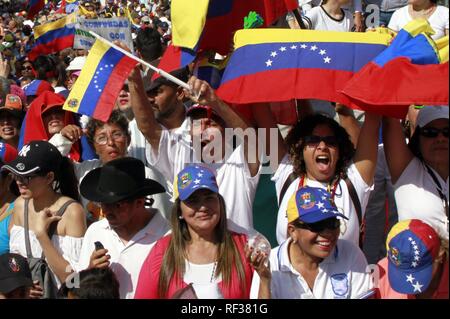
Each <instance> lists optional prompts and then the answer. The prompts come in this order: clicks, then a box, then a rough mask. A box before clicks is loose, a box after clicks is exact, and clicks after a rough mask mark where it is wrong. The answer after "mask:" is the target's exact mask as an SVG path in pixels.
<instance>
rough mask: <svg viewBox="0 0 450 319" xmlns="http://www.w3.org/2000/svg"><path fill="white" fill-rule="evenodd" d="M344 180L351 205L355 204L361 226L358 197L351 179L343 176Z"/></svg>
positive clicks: (360, 210)
mask: <svg viewBox="0 0 450 319" xmlns="http://www.w3.org/2000/svg"><path fill="white" fill-rule="evenodd" d="M344 181H345V184H346V185H347V189H348V193H349V194H350V198H351V200H352V202H353V206H355V210H356V215H357V216H358V223H359V225H360V226H361V224H362V209H361V202H360V201H359V197H358V194H357V193H356V190H355V186H353V183H352V181H351V180H350V179H349V178H348V177H345V179H344Z"/></svg>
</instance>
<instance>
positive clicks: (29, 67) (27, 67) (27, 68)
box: [23, 66, 33, 71]
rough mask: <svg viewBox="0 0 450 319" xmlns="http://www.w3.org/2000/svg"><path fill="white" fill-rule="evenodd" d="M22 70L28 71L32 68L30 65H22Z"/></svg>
mask: <svg viewBox="0 0 450 319" xmlns="http://www.w3.org/2000/svg"><path fill="white" fill-rule="evenodd" d="M23 69H24V70H28V71H32V70H33V68H32V67H31V66H24V67H23Z"/></svg>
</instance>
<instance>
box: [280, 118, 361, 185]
mask: <svg viewBox="0 0 450 319" xmlns="http://www.w3.org/2000/svg"><path fill="white" fill-rule="evenodd" d="M318 125H326V126H328V127H329V128H330V129H331V130H332V131H333V133H334V135H335V136H336V138H337V140H338V149H339V159H338V161H337V163H336V171H335V175H334V178H336V177H345V175H346V173H345V171H346V169H347V167H348V165H349V164H350V161H351V159H352V158H353V155H354V154H355V148H354V147H353V144H352V142H351V140H350V136H349V135H348V133H347V132H346V131H345V129H344V128H343V127H342V126H340V125H339V124H338V123H337V122H336V121H335V120H333V119H332V118H329V117H327V116H324V115H322V114H312V115H308V116H306V117H304V118H303V119H302V120H301V121H300V122H298V123H297V124H296V125H295V126H294V127H293V128H292V129H291V130H290V131H289V134H288V135H287V137H286V144H287V147H288V152H289V156H290V159H291V161H292V164H293V166H294V173H295V175H296V176H301V175H303V174H306V163H305V159H304V158H303V149H304V148H305V143H304V137H305V136H308V135H311V134H312V132H313V130H314V128H315V127H316V126H318Z"/></svg>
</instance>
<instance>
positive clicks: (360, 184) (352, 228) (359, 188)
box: [272, 155, 373, 245]
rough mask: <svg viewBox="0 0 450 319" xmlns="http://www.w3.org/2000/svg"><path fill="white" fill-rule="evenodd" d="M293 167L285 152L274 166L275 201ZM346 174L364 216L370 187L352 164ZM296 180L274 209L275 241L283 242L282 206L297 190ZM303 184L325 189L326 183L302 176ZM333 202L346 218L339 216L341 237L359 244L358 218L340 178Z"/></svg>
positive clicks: (284, 234) (285, 218) (298, 180)
mask: <svg viewBox="0 0 450 319" xmlns="http://www.w3.org/2000/svg"><path fill="white" fill-rule="evenodd" d="M292 171H293V166H292V164H291V162H290V161H289V158H288V156H287V155H286V156H285V157H284V158H283V160H282V161H281V163H280V165H279V166H278V169H277V171H276V172H275V174H274V176H273V178H272V181H274V182H275V189H276V192H277V200H278V201H279V198H280V193H281V189H282V188H283V185H284V183H285V182H286V180H287V178H288V176H289V175H290V174H291V173H292ZM347 176H348V178H349V180H350V181H351V182H352V183H353V186H354V187H355V190H356V193H357V194H358V198H359V201H360V203H361V210H362V215H363V216H362V217H364V213H365V211H366V206H367V202H368V200H369V196H370V191H371V190H372V189H373V185H372V186H369V185H367V184H366V182H364V180H363V178H362V177H361V175H360V174H359V171H358V169H357V168H356V166H355V164H353V163H352V164H350V166H349V167H348V169H347ZM299 182H300V179H299V178H297V179H295V180H294V181H293V182H292V183H291V185H289V187H288V189H287V190H286V193H285V194H284V196H283V201H282V202H281V205H280V208H279V209H278V218H277V229H276V235H277V241H278V244H281V243H282V242H284V241H285V240H286V238H287V224H288V220H287V217H286V209H287V204H288V202H289V199H290V198H291V196H292V195H293V194H294V193H295V192H296V191H297V189H298V186H299ZM306 185H308V186H310V187H320V188H324V189H326V188H327V184H323V183H321V182H317V181H313V180H309V179H306ZM334 202H335V204H336V207H337V209H338V211H339V212H340V213H341V214H343V215H345V216H346V217H348V220H343V219H341V233H340V237H339V238H341V239H346V240H350V241H351V242H353V243H355V244H356V245H358V243H359V221H358V215H357V214H356V210H355V206H354V205H353V202H352V199H351V197H350V194H349V192H348V189H347V185H346V184H345V181H344V180H342V179H341V180H340V182H339V184H338V186H337V188H336V193H335V196H334Z"/></svg>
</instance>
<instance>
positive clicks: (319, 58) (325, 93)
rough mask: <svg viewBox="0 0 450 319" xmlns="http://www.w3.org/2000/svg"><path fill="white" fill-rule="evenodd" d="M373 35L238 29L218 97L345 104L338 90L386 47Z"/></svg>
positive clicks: (381, 36) (384, 37)
mask: <svg viewBox="0 0 450 319" xmlns="http://www.w3.org/2000/svg"><path fill="white" fill-rule="evenodd" d="M390 38H391V36H390V35H388V34H380V33H375V32H370V33H359V32H328V31H313V30H290V29H249V30H239V31H238V32H236V35H235V46H236V50H235V52H234V53H233V54H232V56H231V58H230V61H229V63H228V66H227V68H226V69H225V73H224V75H223V78H222V83H221V85H220V87H219V89H218V90H217V94H218V95H219V96H220V97H221V98H222V99H223V100H225V101H227V102H229V103H239V104H247V103H258V102H279V101H289V100H291V99H321V100H328V101H335V102H340V103H343V104H345V102H347V101H348V99H347V97H346V96H344V95H343V94H341V93H339V92H338V91H339V90H340V89H342V88H343V87H344V85H345V83H346V82H347V81H348V80H350V78H351V77H352V76H353V74H354V73H355V72H357V71H359V70H360V69H361V68H362V67H363V66H364V65H365V64H366V63H368V62H370V61H371V60H372V59H373V58H374V57H376V56H377V55H378V54H379V53H380V52H382V51H383V50H384V49H385V48H386V47H387V45H388V43H389V40H390Z"/></svg>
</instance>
